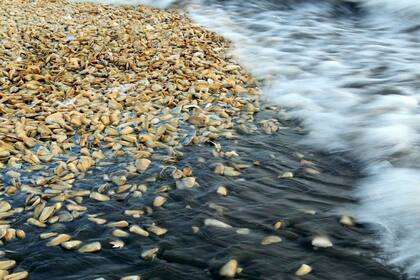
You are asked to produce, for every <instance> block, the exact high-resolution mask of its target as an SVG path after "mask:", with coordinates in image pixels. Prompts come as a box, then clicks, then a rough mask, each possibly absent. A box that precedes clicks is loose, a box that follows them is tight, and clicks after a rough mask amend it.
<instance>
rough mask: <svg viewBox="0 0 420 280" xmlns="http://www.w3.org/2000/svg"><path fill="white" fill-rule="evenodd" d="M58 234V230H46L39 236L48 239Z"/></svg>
mask: <svg viewBox="0 0 420 280" xmlns="http://www.w3.org/2000/svg"><path fill="white" fill-rule="evenodd" d="M57 235H58V233H56V232H45V233H41V234H40V236H39V237H40V238H41V239H48V238H51V237H54V236H57Z"/></svg>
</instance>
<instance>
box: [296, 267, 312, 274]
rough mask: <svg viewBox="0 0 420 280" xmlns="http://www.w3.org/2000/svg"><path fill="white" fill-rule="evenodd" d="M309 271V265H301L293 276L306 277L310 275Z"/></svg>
mask: <svg viewBox="0 0 420 280" xmlns="http://www.w3.org/2000/svg"><path fill="white" fill-rule="evenodd" d="M311 271H312V267H310V266H309V265H307V264H302V265H301V266H300V267H299V268H298V270H297V271H296V272H295V275H296V276H305V275H307V274H309V273H311Z"/></svg>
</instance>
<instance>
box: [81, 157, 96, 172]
mask: <svg viewBox="0 0 420 280" xmlns="http://www.w3.org/2000/svg"><path fill="white" fill-rule="evenodd" d="M93 163H94V161H93V160H92V159H91V158H90V157H86V156H83V157H81V158H80V160H79V161H78V163H77V168H78V169H79V170H80V171H81V172H86V171H87V170H89V169H90V168H91V167H92V165H93Z"/></svg>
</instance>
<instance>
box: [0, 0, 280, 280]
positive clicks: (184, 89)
mask: <svg viewBox="0 0 420 280" xmlns="http://www.w3.org/2000/svg"><path fill="white" fill-rule="evenodd" d="M0 20H1V22H2V23H4V24H1V25H0V41H1V44H0V122H1V126H0V198H1V202H0V225H1V228H0V236H1V241H0V242H2V243H6V242H9V241H11V240H14V239H16V238H21V239H22V238H25V232H23V231H22V230H20V229H18V228H17V229H14V228H12V227H11V224H12V221H14V220H13V216H14V215H16V214H17V213H22V212H25V213H27V214H28V216H29V217H28V218H27V219H26V222H27V223H28V224H30V225H34V226H36V227H38V228H41V229H47V228H48V226H49V225H51V224H54V223H57V222H69V221H72V220H73V219H77V218H78V217H79V216H81V215H83V214H85V213H86V212H87V210H88V209H87V207H86V206H84V205H83V199H84V198H85V199H90V200H93V201H96V202H99V203H100V202H105V201H109V200H110V199H113V197H112V195H115V196H118V195H119V196H121V195H125V194H127V193H130V194H131V195H133V196H135V195H137V196H141V194H142V193H144V192H145V191H146V190H147V189H146V187H145V185H132V184H127V183H126V181H127V178H126V177H125V176H117V177H112V178H106V179H107V180H108V181H109V182H110V183H111V184H114V185H115V186H116V188H115V189H113V190H109V186H107V185H104V186H100V187H99V188H97V189H95V191H94V190H92V191H91V190H78V189H73V185H74V183H75V182H76V181H77V179H78V178H82V177H83V174H84V173H86V172H88V171H89V170H91V169H92V168H93V167H94V166H95V165H97V164H98V162H100V161H101V160H103V159H106V158H112V157H121V156H124V155H127V154H129V155H131V156H132V158H133V159H134V160H133V162H132V163H131V164H130V166H129V168H128V170H127V172H128V173H129V174H139V173H142V172H144V171H145V170H147V169H148V167H149V165H150V164H151V161H150V160H149V159H150V158H151V156H152V155H153V154H154V152H155V151H156V150H162V149H164V150H166V151H167V155H168V156H167V157H166V158H165V159H164V160H165V161H167V162H176V158H177V156H178V155H179V153H178V150H179V149H180V148H181V147H182V146H184V145H188V144H199V143H205V142H208V141H214V140H216V139H217V138H219V137H226V138H233V137H234V134H233V130H232V127H233V126H234V125H235V124H240V125H244V123H246V122H249V121H252V120H253V114H254V113H255V112H256V111H257V110H258V106H259V105H258V90H257V88H256V86H255V81H254V80H253V79H252V78H251V77H250V76H249V75H248V74H247V73H246V72H245V71H244V70H243V69H242V68H241V67H240V66H239V65H238V64H236V63H235V62H234V61H233V60H232V58H231V57H230V55H228V54H227V53H226V50H227V49H228V47H229V46H228V43H227V42H226V41H225V40H224V39H223V38H221V37H220V36H218V35H216V34H214V33H211V32H208V31H205V30H203V29H202V28H200V27H198V26H195V25H193V24H191V23H190V22H189V21H188V19H186V18H185V17H184V16H181V15H179V14H177V13H176V12H173V11H169V12H168V11H159V10H154V9H150V8H146V7H110V6H102V5H94V4H76V3H66V2H63V1H54V0H48V1H11V0H4V1H0ZM267 127H268V128H267V131H269V132H271V131H273V130H274V128H273V126H267ZM51 167H54V168H53V169H51ZM216 168H217V170H216V173H219V174H221V175H225V176H238V175H239V174H240V173H239V172H238V171H236V170H234V169H233V168H232V167H229V166H223V165H220V166H218V167H216ZM40 170H45V172H43V173H42V175H40V176H38V175H37V176H32V177H31V178H30V180H29V179H28V178H26V177H27V176H26V175H24V174H28V173H31V172H33V171H40ZM51 170H52V171H51ZM25 176H26V177H25ZM23 177H25V178H23ZM173 177H174V179H176V187H177V188H179V189H188V188H192V187H193V186H194V185H196V182H195V178H194V177H192V171H191V170H188V169H185V170H175V171H174V173H173ZM165 191H166V190H162V192H165ZM222 191H223V190H222ZM223 193H226V192H223ZM21 196H25V198H26V199H23V200H19V201H25V204H23V205H16V204H17V202H16V201H17V200H14V197H21ZM165 202H166V198H165V196H164V195H159V196H156V198H155V200H154V201H153V207H161V206H162V205H164V204H165ZM12 205H13V207H12ZM125 214H126V215H128V216H132V217H140V216H141V215H143V214H144V211H143V210H142V209H129V210H126V212H125ZM89 220H90V221H92V222H94V223H97V224H104V225H106V226H109V227H112V228H115V230H114V231H113V235H114V236H115V237H123V236H126V235H128V234H135V235H140V236H148V235H149V234H154V235H158V236H159V235H164V234H165V233H166V229H164V228H162V227H159V226H158V225H152V226H150V227H148V228H146V229H144V228H142V227H140V226H138V225H135V224H132V225H129V224H128V223H127V222H126V221H117V222H108V221H107V220H105V219H102V218H100V217H97V215H95V214H91V215H90V216H89ZM18 226H19V225H18ZM40 237H41V239H48V242H47V243H46V245H47V246H58V245H60V246H62V247H63V248H65V249H68V250H72V249H78V250H79V251H80V252H83V253H88V252H96V251H99V250H101V243H99V242H93V243H87V244H83V243H82V241H79V240H73V239H72V237H71V236H70V235H68V234H65V233H61V234H58V233H55V232H45V233H42V234H41V236H40ZM113 246H115V247H121V246H124V244H123V243H121V242H118V241H115V244H113ZM149 255H150V254H145V256H149ZM152 255H153V254H152ZM14 266H15V263H14V261H13V260H2V261H0V273H3V274H2V275H4V278H2V279H24V278H26V277H27V275H28V273H27V272H22V271H17V272H15V273H13V274H10V275H8V276H6V275H7V274H8V272H7V270H8V269H11V268H13V267H14ZM0 278H1V277H0Z"/></svg>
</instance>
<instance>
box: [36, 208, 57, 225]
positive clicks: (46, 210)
mask: <svg viewBox="0 0 420 280" xmlns="http://www.w3.org/2000/svg"><path fill="white" fill-rule="evenodd" d="M55 210H56V208H55V206H48V207H45V208H44V209H43V210H42V213H41V215H40V216H39V218H38V220H39V221H40V222H45V221H46V220H48V218H49V217H51V215H53V214H54V211H55Z"/></svg>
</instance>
